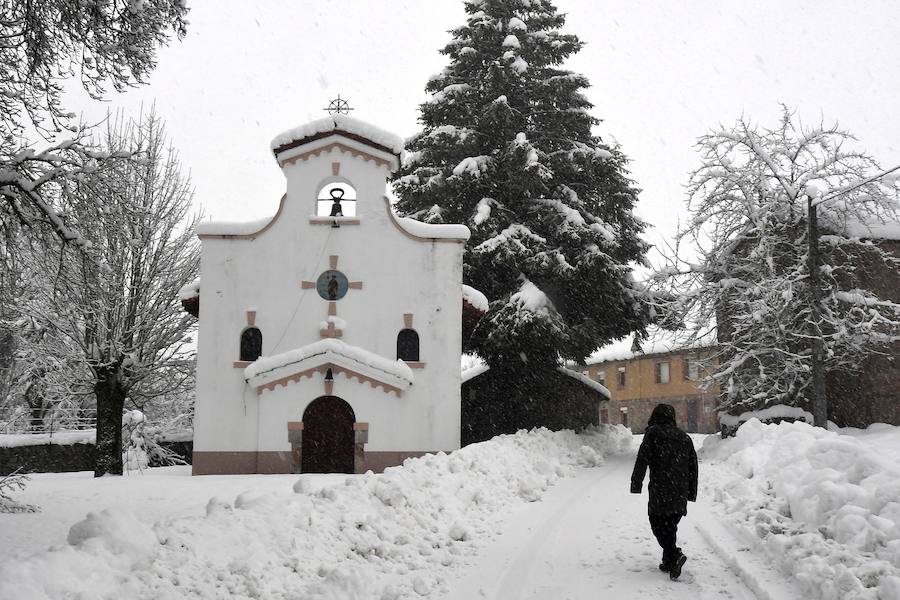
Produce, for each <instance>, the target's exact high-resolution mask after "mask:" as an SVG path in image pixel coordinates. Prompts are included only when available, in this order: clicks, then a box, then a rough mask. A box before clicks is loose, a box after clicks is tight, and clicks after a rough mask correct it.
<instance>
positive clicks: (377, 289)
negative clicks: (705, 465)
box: [193, 115, 469, 475]
mask: <svg viewBox="0 0 900 600" xmlns="http://www.w3.org/2000/svg"><path fill="white" fill-rule="evenodd" d="M402 146H403V143H402V140H401V139H400V138H399V137H397V136H394V135H392V134H390V133H387V132H385V131H382V130H380V129H378V128H376V127H373V126H371V125H368V124H366V123H364V122H362V121H359V120H357V119H352V118H350V117H347V116H345V115H333V116H330V117H328V118H325V119H321V120H318V121H314V122H312V123H309V124H307V125H304V126H301V127H298V128H295V129H292V130H290V131H287V132H285V133H283V134H281V135H279V136H278V137H276V138H275V140H273V142H272V150H273V153H274V155H275V158H276V160H277V161H278V164H279V166H280V167H281V168H282V170H283V172H284V176H285V178H286V182H287V190H286V193H285V194H284V196H283V197H282V198H281V202H280V205H279V207H278V211H277V213H276V214H275V215H274V216H273V217H271V218H269V219H264V220H262V221H258V222H253V223H204V224H203V225H201V226H200V227H198V230H197V233H198V236H199V237H200V240H201V244H202V258H201V280H200V282H199V283H198V285H197V286H196V288H197V292H198V294H199V297H200V298H202V301H200V300H199V299H198V301H199V302H200V306H201V307H202V308H200V309H199V312H200V315H199V336H198V348H197V399H196V405H195V419H194V456H193V473H194V474H195V475H200V474H213V473H290V472H347V473H362V472H365V471H367V470H373V471H376V472H378V471H381V470H383V469H384V468H386V467H388V466H392V465H397V464H401V463H402V462H403V460H404V459H405V458H407V457H413V456H420V455H422V454H425V453H428V452H436V451H451V450H455V449H458V448H459V446H460V369H459V356H460V351H461V335H462V334H461V311H462V253H463V245H464V244H465V241H466V240H467V239H468V237H469V231H468V229H467V228H466V227H465V226H462V225H430V224H425V223H421V222H418V221H413V220H411V219H405V218H401V217H398V216H396V215H395V214H394V213H393V211H392V208H391V206H390V202H389V200H388V198H387V196H386V190H387V187H386V186H387V181H386V180H387V178H388V177H389V176H390V174H391V173H392V172H393V171H394V170H396V169H397V168H398V167H399V161H400V153H401V152H402Z"/></svg>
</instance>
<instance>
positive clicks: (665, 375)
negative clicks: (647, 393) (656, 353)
mask: <svg viewBox="0 0 900 600" xmlns="http://www.w3.org/2000/svg"><path fill="white" fill-rule="evenodd" d="M656 383H669V363H668V362H658V363H656Z"/></svg>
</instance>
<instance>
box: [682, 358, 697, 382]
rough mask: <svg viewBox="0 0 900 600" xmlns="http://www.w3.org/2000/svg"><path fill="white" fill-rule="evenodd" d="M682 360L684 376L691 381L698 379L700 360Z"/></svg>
mask: <svg viewBox="0 0 900 600" xmlns="http://www.w3.org/2000/svg"><path fill="white" fill-rule="evenodd" d="M684 361H685V369H684V378H685V379H689V380H691V381H697V380H698V379H700V362H699V361H697V360H693V359H690V358H686V359H684Z"/></svg>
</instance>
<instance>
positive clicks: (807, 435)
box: [701, 419, 900, 600]
mask: <svg viewBox="0 0 900 600" xmlns="http://www.w3.org/2000/svg"><path fill="white" fill-rule="evenodd" d="M896 431H897V437H898V440H897V441H898V442H900V429H896ZM701 456H702V457H703V458H704V459H705V460H709V461H711V462H712V463H713V467H712V468H713V469H716V470H715V478H724V479H726V480H720V481H718V483H717V484H716V485H717V490H716V500H717V501H719V502H721V503H722V504H723V505H724V507H725V510H726V512H727V513H729V514H730V516H731V517H732V518H733V520H734V521H736V522H738V523H739V524H740V527H741V529H742V530H743V531H744V532H748V533H750V534H752V537H753V538H754V539H757V540H759V541H760V546H761V547H762V549H763V550H764V552H765V553H766V554H768V555H769V557H770V559H771V560H772V562H773V563H774V564H776V565H779V566H780V568H781V569H782V570H783V571H785V572H786V573H787V574H790V575H793V576H794V578H795V579H796V580H797V581H798V582H799V583H800V584H801V585H802V586H803V587H804V588H805V591H806V592H807V595H808V597H810V598H823V599H827V600H832V599H834V600H837V599H841V600H851V599H854V600H855V599H866V600H876V599H877V600H900V467H898V465H897V464H896V463H894V462H893V461H890V460H886V459H884V458H882V456H880V455H879V454H877V453H876V452H875V451H874V450H873V449H871V448H869V447H867V446H865V445H863V444H862V443H860V442H859V441H857V440H856V439H854V438H852V437H849V436H846V435H839V434H838V433H835V432H832V431H826V430H824V429H821V428H816V427H812V426H810V425H807V424H806V423H800V422H795V423H781V424H778V425H764V424H762V423H761V422H760V421H759V420H757V419H751V420H750V421H747V422H746V423H744V424H743V425H742V426H741V428H740V429H739V430H738V432H737V435H736V436H735V437H734V438H733V439H725V440H722V439H718V438H715V437H712V436H711V437H710V438H707V441H706V443H705V444H704V446H703V450H702V452H701ZM716 463H719V465H718V466H723V467H727V468H728V469H727V470H726V469H717V468H716V466H717V465H716ZM728 473H731V474H732V477H731V479H730V480H727V474H728ZM734 473H737V474H738V477H737V478H734V477H733V474H734Z"/></svg>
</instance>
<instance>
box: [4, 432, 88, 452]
mask: <svg viewBox="0 0 900 600" xmlns="http://www.w3.org/2000/svg"><path fill="white" fill-rule="evenodd" d="M96 437H97V430H95V429H78V430H71V431H54V432H53V433H52V434H50V433H4V434H0V448H16V447H21V446H42V445H44V444H54V445H57V446H69V445H71V444H93V443H94V441H95V439H96Z"/></svg>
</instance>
